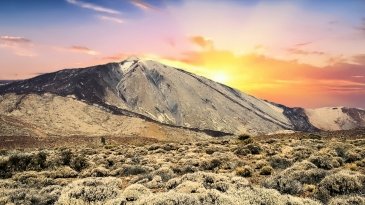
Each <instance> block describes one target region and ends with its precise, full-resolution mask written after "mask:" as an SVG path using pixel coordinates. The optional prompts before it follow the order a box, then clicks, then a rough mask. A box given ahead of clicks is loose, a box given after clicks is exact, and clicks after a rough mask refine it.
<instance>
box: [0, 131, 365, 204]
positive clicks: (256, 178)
mask: <svg viewBox="0 0 365 205" xmlns="http://www.w3.org/2000/svg"><path fill="white" fill-rule="evenodd" d="M364 134H365V132H364V130H357V131H342V132H331V133H328V132H322V133H316V134H308V133H295V134H282V135H271V136H257V137H250V136H245V135H242V136H230V137H223V138H212V139H210V140H190V141H185V142H181V141H180V142H176V141H175V142H174V141H170V142H169V141H158V140H152V139H149V138H136V137H134V138H133V137H124V138H123V137H121V138H120V139H119V140H117V139H116V138H108V137H90V138H89V139H87V137H80V136H79V137H70V138H63V141H62V140H61V139H53V141H52V140H50V139H47V140H44V139H43V140H42V139H38V141H37V139H29V141H30V142H32V143H23V144H22V143H21V142H22V140H20V139H21V138H19V139H18V140H16V138H13V141H12V140H11V139H7V138H5V137H2V138H1V140H2V141H1V145H0V146H1V148H2V150H1V153H0V177H1V180H0V204H118V205H119V204H266V205H269V204H272V205H274V204H331V205H339V204H358V205H361V204H364V203H365V196H364V194H365V159H364V157H365V135H364ZM132 139H133V140H132ZM6 142H7V143H6ZM23 142H27V140H26V139H24V138H23ZM61 142H62V143H61ZM32 144H33V145H34V146H31V145H32ZM40 144H43V146H42V148H37V147H36V146H35V145H40ZM25 145H30V146H25ZM16 146H19V147H22V148H21V149H15V147H16Z"/></svg>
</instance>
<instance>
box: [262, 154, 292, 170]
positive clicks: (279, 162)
mask: <svg viewBox="0 0 365 205" xmlns="http://www.w3.org/2000/svg"><path fill="white" fill-rule="evenodd" d="M268 161H269V163H270V165H271V166H272V167H273V168H274V169H286V168H288V167H290V166H291V165H292V164H293V162H292V160H289V159H287V158H284V157H281V156H278V155H275V156H272V157H270V158H269V160H268Z"/></svg>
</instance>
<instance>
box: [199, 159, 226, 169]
mask: <svg viewBox="0 0 365 205" xmlns="http://www.w3.org/2000/svg"><path fill="white" fill-rule="evenodd" d="M221 164H222V162H221V161H220V160H219V159H211V160H204V161H203V162H202V163H201V164H200V167H201V169H202V170H214V169H215V168H218V167H219V166H220V165H221Z"/></svg>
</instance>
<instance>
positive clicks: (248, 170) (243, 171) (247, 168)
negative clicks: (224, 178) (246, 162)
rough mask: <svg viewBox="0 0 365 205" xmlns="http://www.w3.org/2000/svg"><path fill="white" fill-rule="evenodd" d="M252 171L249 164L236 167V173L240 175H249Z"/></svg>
mask: <svg viewBox="0 0 365 205" xmlns="http://www.w3.org/2000/svg"><path fill="white" fill-rule="evenodd" d="M252 173H253V169H252V168H251V167H250V166H244V167H237V168H236V175H238V176H241V177H251V176H252Z"/></svg>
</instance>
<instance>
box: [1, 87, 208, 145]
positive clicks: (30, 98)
mask: <svg viewBox="0 0 365 205" xmlns="http://www.w3.org/2000/svg"><path fill="white" fill-rule="evenodd" d="M0 113H1V114H0V135H1V136H26V137H34V136H37V137H40V138H42V137H47V136H51V137H62V136H65V137H66V136H90V137H93V136H121V137H133V136H139V137H144V138H153V139H157V140H170V141H171V140H172V141H174V140H177V141H180V140H183V139H184V140H193V139H197V138H199V139H204V138H207V137H209V135H208V134H206V133H204V132H197V131H194V130H189V129H182V128H177V127H171V126H164V125H161V124H157V123H154V122H150V121H146V120H144V119H141V118H138V117H130V116H125V115H115V114H113V113H111V112H109V111H108V110H106V109H105V108H102V107H99V106H92V105H89V104H86V103H84V102H81V101H78V100H76V99H74V98H72V97H62V96H57V95H54V94H49V93H47V94H42V95H37V94H27V95H14V94H6V95H3V96H0Z"/></svg>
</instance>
